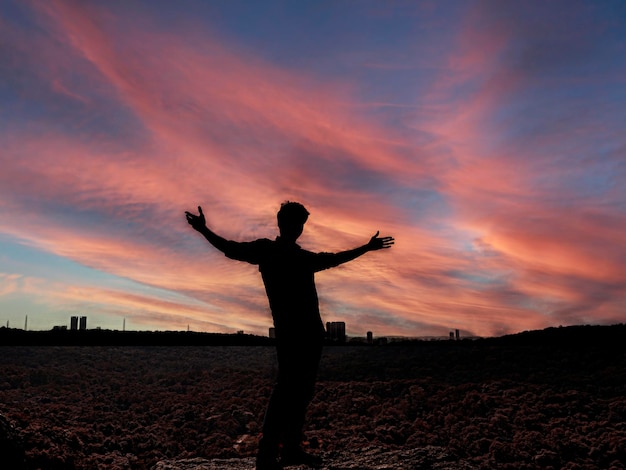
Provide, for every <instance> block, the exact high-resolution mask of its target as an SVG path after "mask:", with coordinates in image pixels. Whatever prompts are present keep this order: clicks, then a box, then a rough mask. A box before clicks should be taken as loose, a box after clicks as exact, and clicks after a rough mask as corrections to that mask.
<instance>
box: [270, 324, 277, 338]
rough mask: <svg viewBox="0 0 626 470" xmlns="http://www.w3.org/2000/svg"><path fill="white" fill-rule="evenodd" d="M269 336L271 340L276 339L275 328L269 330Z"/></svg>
mask: <svg viewBox="0 0 626 470" xmlns="http://www.w3.org/2000/svg"><path fill="white" fill-rule="evenodd" d="M269 335H270V338H271V339H276V328H274V327H272V328H270V333H269Z"/></svg>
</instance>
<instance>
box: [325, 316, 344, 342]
mask: <svg viewBox="0 0 626 470" xmlns="http://www.w3.org/2000/svg"><path fill="white" fill-rule="evenodd" d="M326 337H327V338H328V339H329V340H331V341H337V342H339V343H345V342H346V323H345V322H342V321H333V322H330V321H329V322H327V323H326Z"/></svg>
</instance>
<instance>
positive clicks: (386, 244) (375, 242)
mask: <svg viewBox="0 0 626 470" xmlns="http://www.w3.org/2000/svg"><path fill="white" fill-rule="evenodd" d="M379 233H380V232H376V235H374V236H373V237H372V238H370V241H369V242H368V244H367V248H368V250H380V249H381V248H391V245H393V243H394V239H393V237H379V236H378V234H379Z"/></svg>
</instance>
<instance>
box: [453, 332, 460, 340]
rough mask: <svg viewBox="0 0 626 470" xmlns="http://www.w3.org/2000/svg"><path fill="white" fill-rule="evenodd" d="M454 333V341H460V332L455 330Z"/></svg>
mask: <svg viewBox="0 0 626 470" xmlns="http://www.w3.org/2000/svg"><path fill="white" fill-rule="evenodd" d="M454 332H455V334H456V340H457V341H458V340H460V339H461V332H460V331H459V330H455V331H454Z"/></svg>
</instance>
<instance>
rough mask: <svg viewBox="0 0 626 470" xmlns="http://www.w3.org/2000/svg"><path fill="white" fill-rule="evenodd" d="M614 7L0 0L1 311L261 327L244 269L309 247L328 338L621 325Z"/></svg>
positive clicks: (44, 318) (223, 328)
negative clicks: (383, 241) (373, 240)
mask: <svg viewBox="0 0 626 470" xmlns="http://www.w3.org/2000/svg"><path fill="white" fill-rule="evenodd" d="M624 31H626V3H625V2H622V1H613V0H607V1H603V2H571V1H562V0H557V1H554V2H506V1H489V0H488V1H477V2H475V1H465V0H463V1H460V0H459V1H453V0H450V1H442V2H431V1H424V2H421V1H420V2H379V1H368V0H365V1H363V2H358V3H356V2H276V1H273V0H270V1H267V2H247V1H246V2H244V1H239V0H233V1H228V2H205V1H200V0H185V1H183V2H182V3H181V2H168V1H163V0H151V1H147V0H137V1H133V2H101V1H95V0H84V1H80V2H76V1H65V0H50V1H46V2H21V1H17V0H6V1H3V2H1V3H0V43H1V44H2V54H0V68H1V69H2V74H0V164H1V167H2V171H1V172H0V319H2V320H3V324H6V322H7V321H8V322H9V323H10V324H11V325H12V326H17V327H21V326H23V325H24V324H25V315H28V328H29V329H33V330H46V329H51V328H52V327H53V326H54V325H60V324H64V323H66V322H67V321H68V320H67V319H68V318H69V317H70V316H73V315H78V316H81V315H87V316H88V317H89V326H90V327H97V326H99V327H101V328H104V329H121V328H122V323H123V319H124V318H125V319H126V329H132V330H186V329H187V328H188V325H190V326H191V329H192V330H195V331H207V332H236V331H241V330H243V331H245V332H250V333H254V334H258V335H266V334H267V331H268V328H269V327H270V326H271V324H272V323H271V315H270V312H269V307H268V305H267V300H266V297H265V295H264V292H263V284H262V281H261V278H260V276H259V273H258V271H257V270H256V268H255V267H254V266H249V265H246V264H244V263H237V262H233V261H231V260H227V259H225V258H224V257H223V256H222V255H220V254H219V253H218V252H216V251H214V250H211V249H210V248H209V247H207V246H206V242H205V241H204V240H202V238H201V237H199V236H197V235H198V234H197V233H194V232H193V230H192V229H190V228H189V226H188V224H187V223H186V221H185V217H184V211H186V210H191V211H195V210H196V208H197V206H198V205H202V206H203V209H204V212H205V214H206V217H207V220H208V221H209V224H210V225H211V227H212V228H214V229H215V231H216V232H217V233H219V234H220V235H223V236H225V237H227V238H229V239H234V240H239V241H245V240H252V239H256V238H261V237H267V238H271V239H273V238H274V237H275V236H276V235H277V229H276V211H277V210H278V208H279V207H280V204H281V202H283V201H285V200H295V201H299V202H301V203H303V204H304V205H305V206H306V207H307V209H308V210H309V212H310V213H311V215H310V218H309V221H308V222H307V225H306V227H305V230H304V233H303V235H302V237H301V238H300V239H299V241H300V243H301V245H302V247H303V248H305V249H308V250H311V251H340V250H344V249H348V248H352V247H354V246H358V245H359V244H362V243H366V242H367V241H368V240H369V237H371V236H372V235H373V234H374V233H375V232H376V231H377V230H380V232H381V234H383V235H391V236H394V237H395V240H396V244H395V246H394V248H393V250H389V251H388V252H386V253H371V254H369V255H368V256H367V257H364V258H363V259H359V260H356V261H355V262H354V263H351V264H350V265H346V266H342V267H339V268H337V269H334V270H332V271H328V272H320V273H318V274H317V277H316V280H317V286H318V291H319V297H320V309H321V314H322V319H323V321H324V322H334V321H345V323H346V325H347V328H348V331H347V334H349V335H350V334H355V333H360V332H362V334H365V332H367V331H372V332H374V334H385V335H389V336H409V337H413V336H430V335H432V336H445V335H448V334H449V332H450V331H454V330H456V329H459V330H460V331H461V334H462V335H468V336H471V335H478V336H499V335H502V334H506V333H515V332H519V331H524V330H535V329H542V328H545V327H548V326H559V325H564V326H567V325H575V324H604V325H606V324H615V323H620V322H623V321H625V320H626V288H625V286H626V270H625V269H624V266H625V265H626V244H625V243H624V233H626V185H625V184H624V181H626V132H625V126H624V123H625V122H626V94H625V93H624V90H625V84H626V83H625V82H626V61H624V60H623V56H624V51H625V50H626V35H624Z"/></svg>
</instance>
